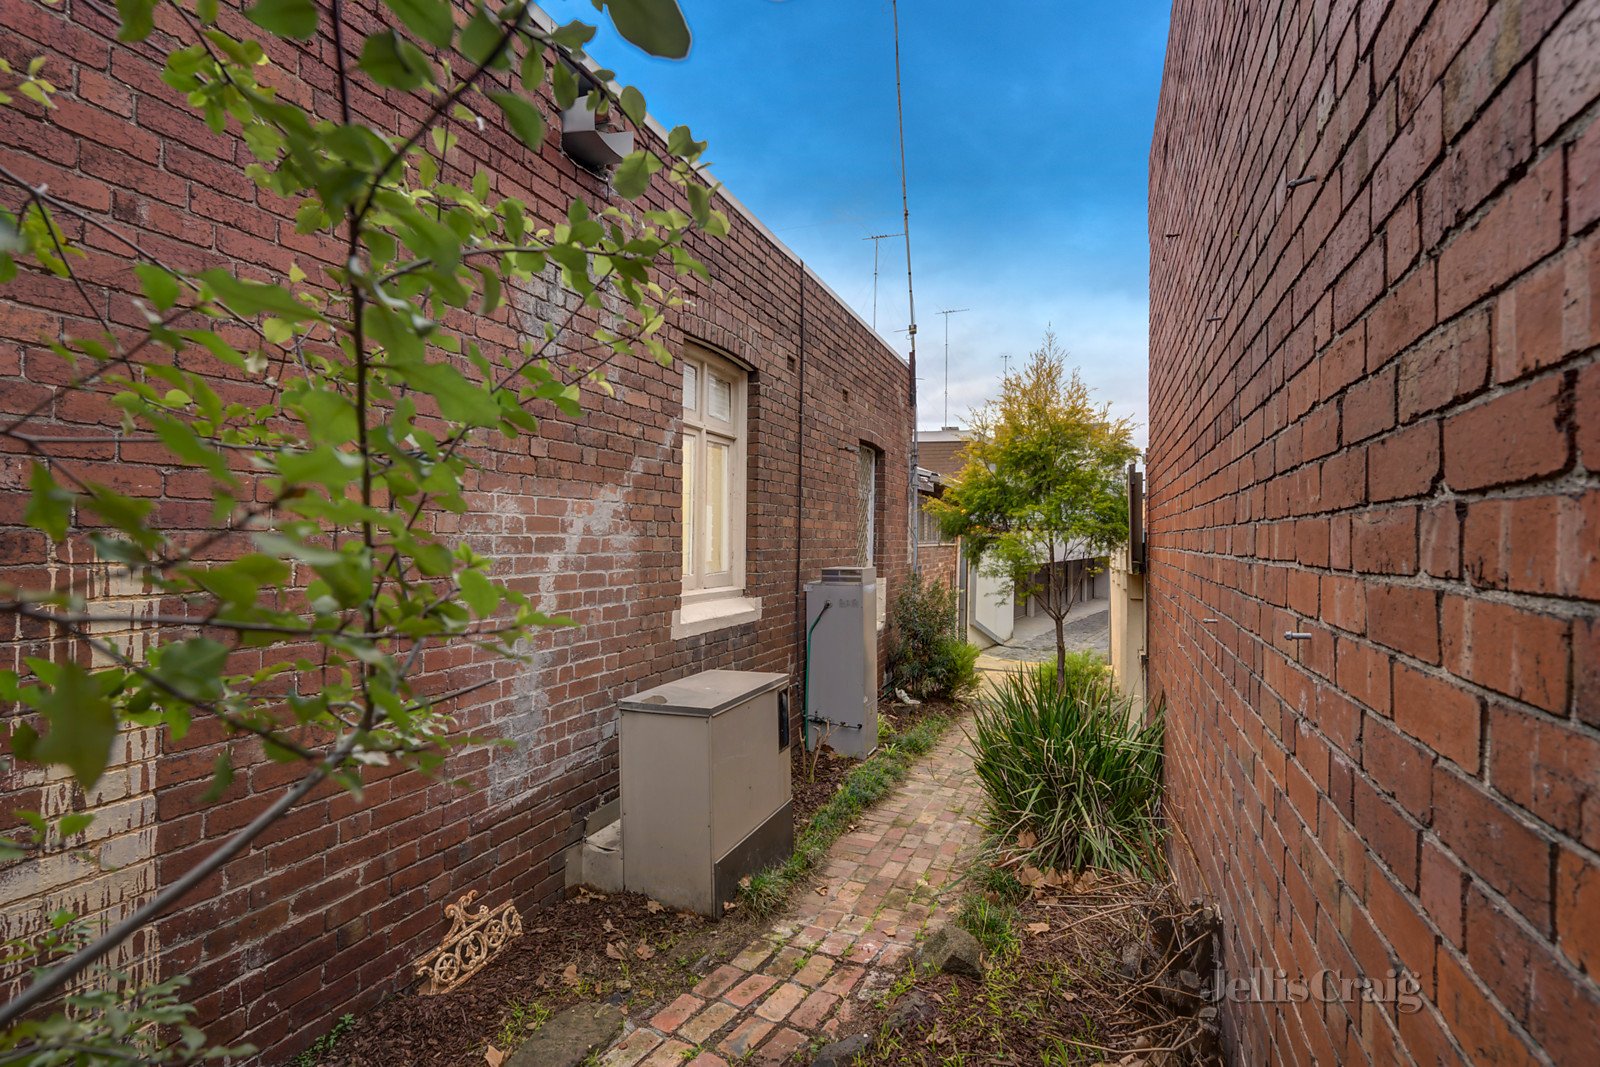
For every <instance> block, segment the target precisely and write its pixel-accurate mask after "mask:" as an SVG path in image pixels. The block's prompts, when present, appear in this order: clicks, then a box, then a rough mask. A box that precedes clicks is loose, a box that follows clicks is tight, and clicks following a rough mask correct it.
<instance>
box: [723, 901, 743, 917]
mask: <svg viewBox="0 0 1600 1067" xmlns="http://www.w3.org/2000/svg"><path fill="white" fill-rule="evenodd" d="M738 906H739V902H738V901H737V900H725V901H723V902H722V911H723V913H724V914H726V913H727V912H730V911H732V910H733V909H734V908H737V907H738Z"/></svg>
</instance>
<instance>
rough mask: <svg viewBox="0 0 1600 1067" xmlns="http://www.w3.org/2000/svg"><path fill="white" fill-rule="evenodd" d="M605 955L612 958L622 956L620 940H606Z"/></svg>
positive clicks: (620, 957) (616, 958)
mask: <svg viewBox="0 0 1600 1067" xmlns="http://www.w3.org/2000/svg"><path fill="white" fill-rule="evenodd" d="M606 955H607V956H610V957H611V958H612V959H614V960H620V959H622V958H623V953H622V942H620V941H607V942H606Z"/></svg>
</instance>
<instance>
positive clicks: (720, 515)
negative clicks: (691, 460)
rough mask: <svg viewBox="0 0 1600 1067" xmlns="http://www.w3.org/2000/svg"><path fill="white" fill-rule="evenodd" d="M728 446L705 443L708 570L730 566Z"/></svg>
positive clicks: (706, 557)
mask: <svg viewBox="0 0 1600 1067" xmlns="http://www.w3.org/2000/svg"><path fill="white" fill-rule="evenodd" d="M730 458H731V457H730V455H729V452H728V446H727V445H725V444H722V443H720V442H717V441H707V442H706V488H705V508H706V511H705V515H706V522H705V546H706V547H705V556H704V559H705V564H706V569H705V573H707V574H712V573H715V572H717V571H725V570H727V569H728V510H729V503H730V502H729V500H728V488H729V486H728V466H729V460H730Z"/></svg>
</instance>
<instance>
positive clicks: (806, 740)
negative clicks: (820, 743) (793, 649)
mask: <svg viewBox="0 0 1600 1067" xmlns="http://www.w3.org/2000/svg"><path fill="white" fill-rule="evenodd" d="M832 606H833V602H832V601H831V600H824V601H823V602H822V610H821V611H819V612H817V617H816V618H814V619H812V620H811V625H810V627H808V628H807V629H806V665H805V668H804V669H803V670H802V671H801V673H800V677H801V678H802V679H803V681H802V682H801V683H800V743H801V744H803V745H805V748H806V751H807V752H810V751H811V635H812V634H814V633H816V632H817V623H819V622H821V621H822V617H823V616H824V615H826V614H827V613H828V609H829V608H830V607H832Z"/></svg>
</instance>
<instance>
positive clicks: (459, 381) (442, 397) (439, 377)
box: [395, 363, 500, 426]
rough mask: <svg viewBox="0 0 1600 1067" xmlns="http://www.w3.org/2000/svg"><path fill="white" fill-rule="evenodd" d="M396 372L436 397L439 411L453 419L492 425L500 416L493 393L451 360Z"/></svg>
mask: <svg viewBox="0 0 1600 1067" xmlns="http://www.w3.org/2000/svg"><path fill="white" fill-rule="evenodd" d="M395 373H396V374H398V375H399V377H400V378H402V379H403V380H404V381H405V383H406V384H407V385H409V386H411V387H412V388H413V389H416V390H417V391H418V392H421V393H425V394H426V395H428V396H431V397H433V399H434V400H435V401H436V402H437V403H438V405H439V412H440V414H442V415H443V416H444V417H445V418H447V419H449V420H450V421H451V422H464V423H466V424H467V425H469V426H493V425H494V424H495V423H496V422H498V421H499V419H500V405H499V403H498V402H496V400H495V398H494V396H493V395H492V394H491V393H490V392H489V391H488V390H486V389H481V388H479V387H478V386H476V385H473V384H472V383H471V382H469V381H468V380H467V379H466V376H465V375H463V374H462V373H461V372H460V371H458V370H456V369H455V368H454V367H452V366H450V365H449V364H448V363H414V364H410V365H408V366H405V367H400V368H396V371H395Z"/></svg>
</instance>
